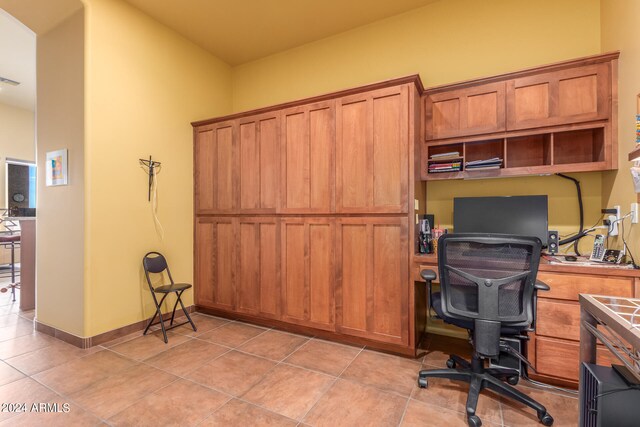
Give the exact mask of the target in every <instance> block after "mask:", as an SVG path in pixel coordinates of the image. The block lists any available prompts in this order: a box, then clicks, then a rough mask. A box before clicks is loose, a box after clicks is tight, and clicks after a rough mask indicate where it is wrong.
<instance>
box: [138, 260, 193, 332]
mask: <svg viewBox="0 0 640 427" xmlns="http://www.w3.org/2000/svg"><path fill="white" fill-rule="evenodd" d="M142 265H143V267H144V274H145V276H146V278H147V283H148V284H149V289H150V290H151V296H153V302H154V303H155V305H156V312H155V313H153V317H152V318H151V320H149V324H148V325H147V327H146V328H145V330H144V332H143V335H147V331H148V330H149V328H150V327H151V326H153V325H157V324H158V323H159V324H160V327H161V328H162V334H163V335H164V342H165V343H168V342H169V340H168V339H167V331H168V330H169V329H173V328H177V327H178V326H182V325H186V324H187V323H190V324H191V327H192V328H193V330H194V331H196V330H197V329H196V325H195V324H194V323H193V321H192V320H191V317H190V316H189V313H187V310H186V309H185V308H184V304H183V303H182V293H183V292H184V291H186V290H187V289H189V288H190V287H191V285H190V284H188V283H174V281H173V277H171V271H170V270H169V266H168V265H167V260H166V259H165V258H164V256H162V254H161V253H159V252H149V253H148V254H146V255H145V256H144V258H143V259H142ZM165 270H166V271H167V276H168V277H169V282H170V283H169V284H168V285H161V286H156V287H154V286H153V283H152V281H151V277H150V276H149V273H154V274H162V273H163V272H164V271H165ZM172 293H175V294H176V298H177V299H176V303H175V304H174V305H173V311H172V312H171V321H170V322H169V327H168V328H165V326H164V319H163V318H162V312H161V311H160V307H162V303H163V302H164V300H165V298H166V297H167V295H169V294H172ZM156 294H162V298H161V299H160V302H158V299H157V298H156ZM178 303H180V306H181V307H182V311H183V312H184V314H185V316H187V321H186V322H182V323H178V324H176V325H174V324H173V320H174V318H175V315H176V308H177V307H178ZM156 316H158V317H159V318H160V320H159V322H158V323H153V321H154V320H155V319H156Z"/></svg>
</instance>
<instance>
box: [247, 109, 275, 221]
mask: <svg viewBox="0 0 640 427" xmlns="http://www.w3.org/2000/svg"><path fill="white" fill-rule="evenodd" d="M237 126H238V131H237V135H238V142H237V146H238V157H239V165H240V167H239V170H238V171H236V173H238V174H239V177H238V189H239V191H238V193H239V194H238V198H239V200H238V208H239V210H240V212H251V213H275V211H276V206H277V198H278V180H279V179H280V177H279V161H280V155H279V148H278V147H279V141H278V140H279V138H280V135H279V128H280V115H279V113H278V112H274V113H267V114H261V115H257V116H250V117H245V118H241V119H238V120H237Z"/></svg>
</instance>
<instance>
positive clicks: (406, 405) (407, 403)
mask: <svg viewBox="0 0 640 427" xmlns="http://www.w3.org/2000/svg"><path fill="white" fill-rule="evenodd" d="M410 401H411V397H407V401H406V402H405V404H404V411H402V416H401V417H400V421H398V427H400V426H401V425H402V421H404V416H405V415H406V414H407V409H408V408H409V402H410Z"/></svg>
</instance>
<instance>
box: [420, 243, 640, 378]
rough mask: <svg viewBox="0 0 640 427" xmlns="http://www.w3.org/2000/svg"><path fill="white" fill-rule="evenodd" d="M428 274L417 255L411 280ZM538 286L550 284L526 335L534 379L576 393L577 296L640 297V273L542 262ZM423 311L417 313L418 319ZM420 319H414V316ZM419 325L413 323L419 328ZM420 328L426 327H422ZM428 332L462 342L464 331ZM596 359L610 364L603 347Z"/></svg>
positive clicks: (438, 328)
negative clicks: (533, 325)
mask: <svg viewBox="0 0 640 427" xmlns="http://www.w3.org/2000/svg"><path fill="white" fill-rule="evenodd" d="M425 268H429V269H432V270H434V271H436V272H437V269H438V259H437V257H436V256H435V255H433V254H429V255H415V256H414V258H413V269H412V274H413V277H414V280H415V281H416V282H421V281H422V278H421V277H420V271H421V270H423V269H425ZM538 280H540V281H542V282H544V283H546V284H548V285H549V286H550V287H551V290H549V291H548V292H539V293H538V305H537V312H536V332H535V333H532V334H529V336H530V341H529V342H528V344H527V353H528V359H529V360H530V361H531V364H532V365H533V366H534V367H535V368H536V370H537V373H535V372H530V376H531V377H532V378H538V379H540V380H543V381H545V382H552V383H556V384H560V385H565V386H572V387H577V385H578V377H579V361H580V305H579V303H578V294H581V293H586V294H596V295H610V296H615V297H630V298H633V297H635V298H638V297H640V270H633V269H626V268H615V267H614V268H611V267H588V266H577V265H565V264H562V265H558V264H551V263H550V262H549V261H547V260H546V259H541V260H540V267H539V270H538ZM419 288H420V287H419V286H417V287H416V291H417V292H416V295H417V296H416V304H417V305H419V304H421V302H420V301H419V299H418V298H419V296H420V295H421V294H420V290H419ZM420 312H421V313H423V314H424V312H425V311H424V310H420V309H419V307H418V308H417V309H416V313H420ZM418 315H419V314H417V316H418ZM418 320H419V319H416V322H418ZM422 322H424V321H422ZM427 331H428V332H430V333H436V334H447V335H454V334H456V333H458V334H460V332H462V336H465V335H464V331H460V329H459V328H453V327H451V328H450V327H448V326H445V325H443V324H442V323H437V322H433V321H429V324H428V325H427ZM597 357H598V361H599V363H600V364H609V363H610V362H611V361H612V360H613V359H612V356H611V355H610V353H609V352H608V351H607V349H606V348H605V347H604V346H599V347H598V350H597Z"/></svg>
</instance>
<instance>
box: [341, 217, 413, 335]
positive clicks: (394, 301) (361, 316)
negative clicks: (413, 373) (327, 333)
mask: <svg viewBox="0 0 640 427" xmlns="http://www.w3.org/2000/svg"><path fill="white" fill-rule="evenodd" d="M407 233H408V229H407V219H406V218H343V219H341V220H339V225H338V233H337V251H336V252H337V256H338V262H339V271H340V272H341V274H339V276H338V277H339V280H338V286H337V292H336V306H337V309H336V311H337V313H336V314H337V317H336V323H337V328H338V329H339V331H340V332H342V333H345V334H350V335H355V336H361V337H365V338H369V339H374V340H378V341H383V342H389V343H395V344H405V345H406V344H407V343H408V339H409V333H408V332H409V315H408V313H409V311H408V310H409V307H408V301H409V299H408V298H409V259H408V251H409V247H408V234H407Z"/></svg>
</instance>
